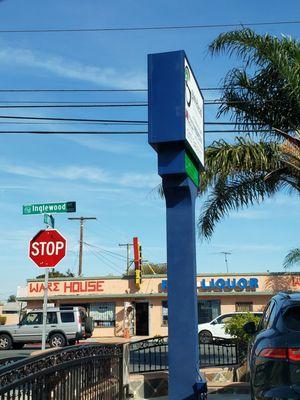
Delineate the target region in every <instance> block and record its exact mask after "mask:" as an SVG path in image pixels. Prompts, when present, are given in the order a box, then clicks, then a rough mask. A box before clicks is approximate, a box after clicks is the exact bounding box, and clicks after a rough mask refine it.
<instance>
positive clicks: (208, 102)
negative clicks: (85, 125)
mask: <svg viewBox="0 0 300 400" xmlns="http://www.w3.org/2000/svg"><path fill="white" fill-rule="evenodd" d="M279 102H282V100H280V99H270V100H264V101H263V102H262V103H263V104H269V103H271V104H272V103H279ZM25 103H26V104H17V105H16V102H14V104H13V105H12V104H5V105H3V104H0V109H1V108H5V109H6V108H9V109H16V108H122V107H148V103H147V102H134V101H131V102H98V103H95V102H93V103H92V102H86V103H83V102H78V103H75V104H74V103H70V102H67V103H64V104H58V103H57V102H53V103H51V102H49V103H47V104H45V103H43V104H41V103H39V102H34V103H36V104H27V103H28V102H25ZM247 103H249V104H255V103H258V104H260V103H259V102H258V101H257V100H235V101H224V100H222V99H212V100H205V101H204V104H205V105H220V104H233V105H234V104H247Z"/></svg>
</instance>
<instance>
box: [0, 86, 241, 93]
mask: <svg viewBox="0 0 300 400" xmlns="http://www.w3.org/2000/svg"><path fill="white" fill-rule="evenodd" d="M236 87H239V86H236ZM223 89H226V88H225V87H202V88H201V90H202V91H220V90H223ZM48 92H49V93H52V92H53V93H93V92H95V93H102V92H103V93H110V92H112V93H115V92H121V93H122V92H129V93H130V92H148V89H146V88H139V89H137V88H132V89H122V88H120V89H65V88H62V89H43V88H42V89H20V88H16V89H10V88H7V89H0V93H48Z"/></svg>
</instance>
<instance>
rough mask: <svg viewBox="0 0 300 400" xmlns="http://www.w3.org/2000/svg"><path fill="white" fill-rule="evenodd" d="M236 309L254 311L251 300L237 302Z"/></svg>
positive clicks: (238, 310)
mask: <svg viewBox="0 0 300 400" xmlns="http://www.w3.org/2000/svg"><path fill="white" fill-rule="evenodd" d="M235 311H237V312H252V311H253V303H251V302H246V303H245V302H243V303H235Z"/></svg>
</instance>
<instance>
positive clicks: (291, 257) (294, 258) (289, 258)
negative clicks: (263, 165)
mask: <svg viewBox="0 0 300 400" xmlns="http://www.w3.org/2000/svg"><path fill="white" fill-rule="evenodd" d="M299 262H300V249H299V248H296V249H292V250H290V252H289V253H288V254H287V255H286V257H285V259H284V262H283V268H285V269H287V268H289V267H291V266H292V265H294V264H296V263H299Z"/></svg>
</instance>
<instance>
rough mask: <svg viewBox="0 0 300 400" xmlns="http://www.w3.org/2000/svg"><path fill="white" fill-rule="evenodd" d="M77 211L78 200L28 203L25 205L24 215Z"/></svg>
mask: <svg viewBox="0 0 300 400" xmlns="http://www.w3.org/2000/svg"><path fill="white" fill-rule="evenodd" d="M65 212H66V213H69V212H76V202H75V201H67V202H65V203H44V204H28V205H25V206H23V215H32V214H60V213H65Z"/></svg>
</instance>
